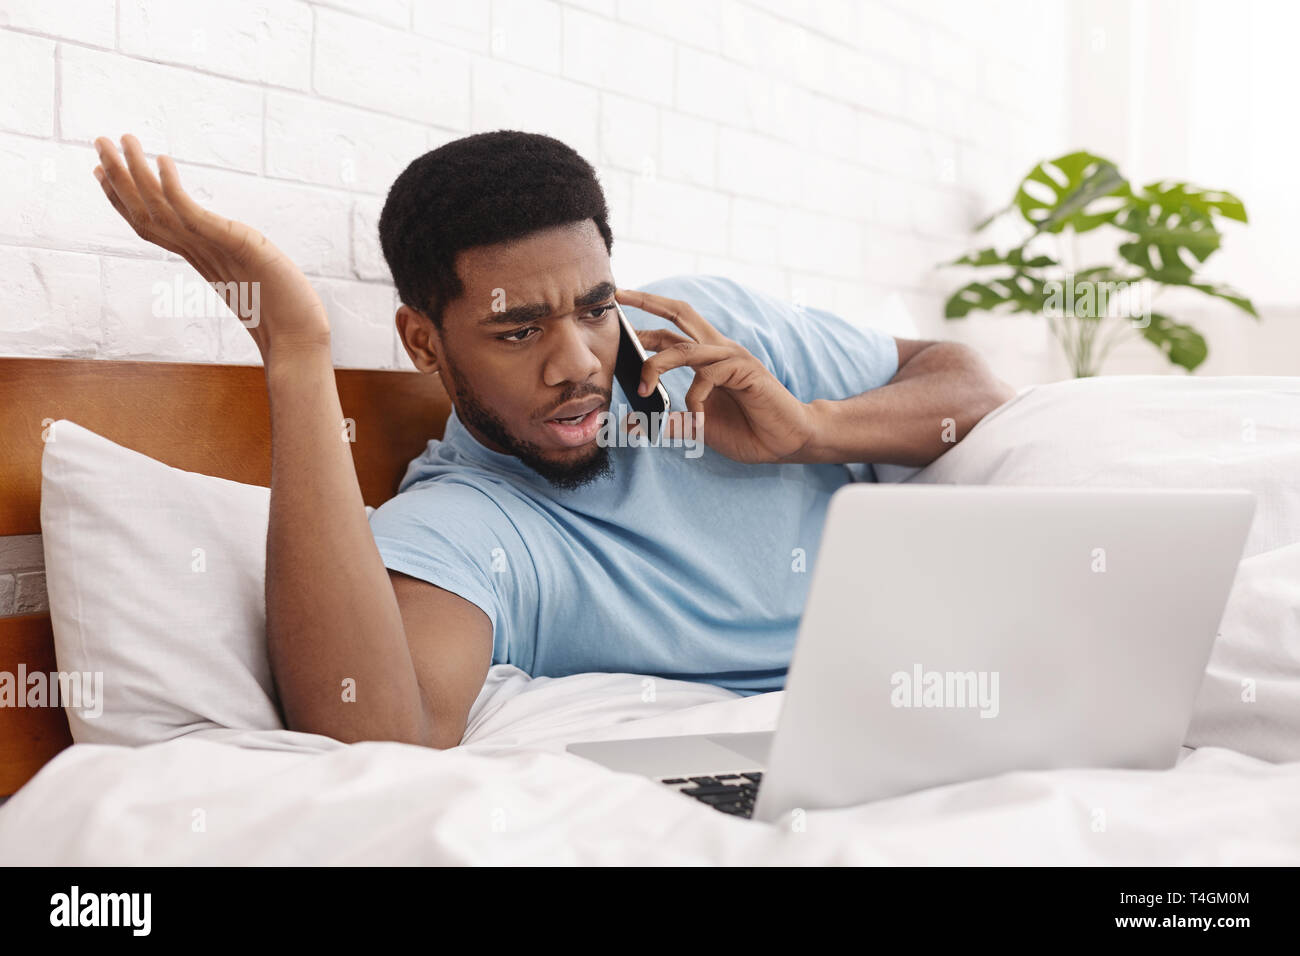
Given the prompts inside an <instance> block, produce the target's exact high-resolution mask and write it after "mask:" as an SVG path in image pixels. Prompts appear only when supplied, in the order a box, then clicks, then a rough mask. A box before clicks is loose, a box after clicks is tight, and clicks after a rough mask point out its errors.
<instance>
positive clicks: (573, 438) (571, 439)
mask: <svg viewBox="0 0 1300 956" xmlns="http://www.w3.org/2000/svg"><path fill="white" fill-rule="evenodd" d="M603 407H604V406H603V404H602V405H597V406H596V407H595V408H593V409H592V410H591V411H589V412H586V413H585V414H582V415H574V416H571V417H569V418H548V419H547V420H546V421H545V422H543V424H544V425H545V426H546V428H547V430H548V431H549V432H550V433H551V435H553V436H554V437H555V438H556V440H558V441H559V443H560V444H561V445H566V446H568V447H570V448H576V447H577V446H579V445H585V444H587V442H589V441H591V440H592V439H593V438H595V437H596V433H597V432H598V431H599V430H600V411H601V409H602V408H603Z"/></svg>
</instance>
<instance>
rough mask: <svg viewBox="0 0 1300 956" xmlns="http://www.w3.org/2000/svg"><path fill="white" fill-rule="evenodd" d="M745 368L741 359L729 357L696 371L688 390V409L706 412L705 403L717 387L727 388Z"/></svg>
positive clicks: (686, 401)
mask: <svg viewBox="0 0 1300 956" xmlns="http://www.w3.org/2000/svg"><path fill="white" fill-rule="evenodd" d="M744 370H745V363H744V361H743V360H741V359H734V358H733V359H727V360H725V361H722V362H715V363H714V364H712V365H709V366H706V367H705V368H702V369H700V370H699V371H697V372H696V373H695V381H693V382H691V387H690V388H688V389H687V390H686V398H685V403H686V411H687V412H698V413H699V414H701V415H703V414H704V403H705V402H706V401H708V400H709V396H710V395H711V394H713V390H714V389H715V388H726V387H727V386H729V385H730V384H731V383H732V381H733V380H735V381H739V380H740V376H741V374H742V373H743V372H744Z"/></svg>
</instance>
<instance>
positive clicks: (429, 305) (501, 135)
mask: <svg viewBox="0 0 1300 956" xmlns="http://www.w3.org/2000/svg"><path fill="white" fill-rule="evenodd" d="M587 219H592V220H595V223H596V228H597V229H598V230H599V231H600V235H601V237H602V238H603V239H604V240H605V249H606V250H607V251H612V250H613V246H614V237H613V234H612V233H611V232H610V229H609V221H608V220H609V210H608V209H607V208H606V206H605V194H604V191H603V190H602V189H601V188H600V182H599V181H598V180H597V178H596V171H595V169H593V168H592V166H591V164H590V163H588V162H587V161H586V160H585V159H583V158H582V157H581V156H580V155H578V153H577V152H576V151H574V150H573V148H572V147H570V146H567V145H565V144H564V143H562V142H560V141H559V140H558V139H554V138H553V137H550V136H545V135H542V134H541V133H524V132H520V131H517V130H494V131H492V132H485V133H475V134H473V135H471V136H465V137H463V138H461V139H457V140H453V141H452V142H450V143H446V144H444V145H442V146H439V147H438V148H437V149H435V150H431V151H430V152H428V153H425V154H424V155H423V156H421V157H420V158H419V159H416V160H415V161H414V162H412V163H411V164H410V165H409V166H407V167H406V169H405V170H403V171H402V174H401V175H400V176H398V177H397V179H396V180H395V181H394V182H393V186H392V188H391V189H389V191H388V198H387V199H386V200H385V202H384V208H383V211H382V212H381V213H380V215H379V242H380V245H381V247H382V248H383V251H384V259H385V260H387V262H388V269H389V271H390V272H391V273H392V276H393V282H394V283H395V284H396V286H397V294H398V296H399V297H400V298H401V300H402V303H403V304H405V305H407V306H409V307H410V308H412V309H415V310H416V311H417V312H419V313H421V314H422V315H426V316H428V317H429V318H430V319H431V320H432V321H433V324H434V326H435V327H436V328H437V329H438V330H439V331H441V329H442V318H443V310H444V309H445V308H446V307H447V305H448V303H450V302H453V301H455V300H456V298H457V297H458V296H460V295H461V294H462V293H463V292H464V286H463V284H462V283H461V280H460V277H459V276H458V275H457V274H456V254H457V253H459V252H460V251H461V250H463V249H472V248H475V247H477V246H489V245H493V244H495V243H500V242H508V241H510V240H514V239H521V238H523V237H524V236H527V235H530V234H531V233H534V232H537V231H539V230H542V229H548V228H551V227H554V226H561V225H568V224H571V223H578V222H583V221H585V220H587Z"/></svg>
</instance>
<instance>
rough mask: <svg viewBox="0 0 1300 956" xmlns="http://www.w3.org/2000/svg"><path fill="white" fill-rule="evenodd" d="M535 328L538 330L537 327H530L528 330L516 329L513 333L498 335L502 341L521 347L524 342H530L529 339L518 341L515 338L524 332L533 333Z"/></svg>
mask: <svg viewBox="0 0 1300 956" xmlns="http://www.w3.org/2000/svg"><path fill="white" fill-rule="evenodd" d="M535 328H537V326H535V325H530V326H528V327H527V328H523V329H515V330H514V331H513V332H507V333H506V334H505V335H498V336H497V338H498V339H500V340H501V341H502V342H509V343H510V344H511V345H519V344H521V343H523V342H526V341H528V339H527V338H523V339H517V338H514V336H516V335H520V334H521V333H524V332H531V331H532V330H533V329H535Z"/></svg>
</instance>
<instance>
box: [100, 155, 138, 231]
mask: <svg viewBox="0 0 1300 956" xmlns="http://www.w3.org/2000/svg"><path fill="white" fill-rule="evenodd" d="M95 149H97V150H98V151H99V162H100V165H101V166H103V167H104V175H105V176H106V177H107V178H108V184H109V185H110V186H112V187H113V192H114V193H115V194H116V195H117V199H118V202H120V203H121V206H122V210H125V211H124V212H122V210H119V212H122V218H123V219H125V220H126V221H127V224H128V225H129V226H130V227H131V228H132V229H134V230H136V231H137V232H139V231H140V229H141V228H143V225H144V223H145V222H147V221H148V218H149V214H148V212H147V211H146V210H145V206H144V201H143V200H142V199H141V198H140V193H139V192H138V191H137V190H136V188H135V182H134V180H132V178H131V173H130V171H129V170H128V169H127V168H126V164H125V163H124V162H123V161H122V157H121V156H119V155H118V152H117V147H116V146H114V145H113V141H112V140H111V139H109V138H108V137H107V136H100V137H98V138H96V140H95Z"/></svg>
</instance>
